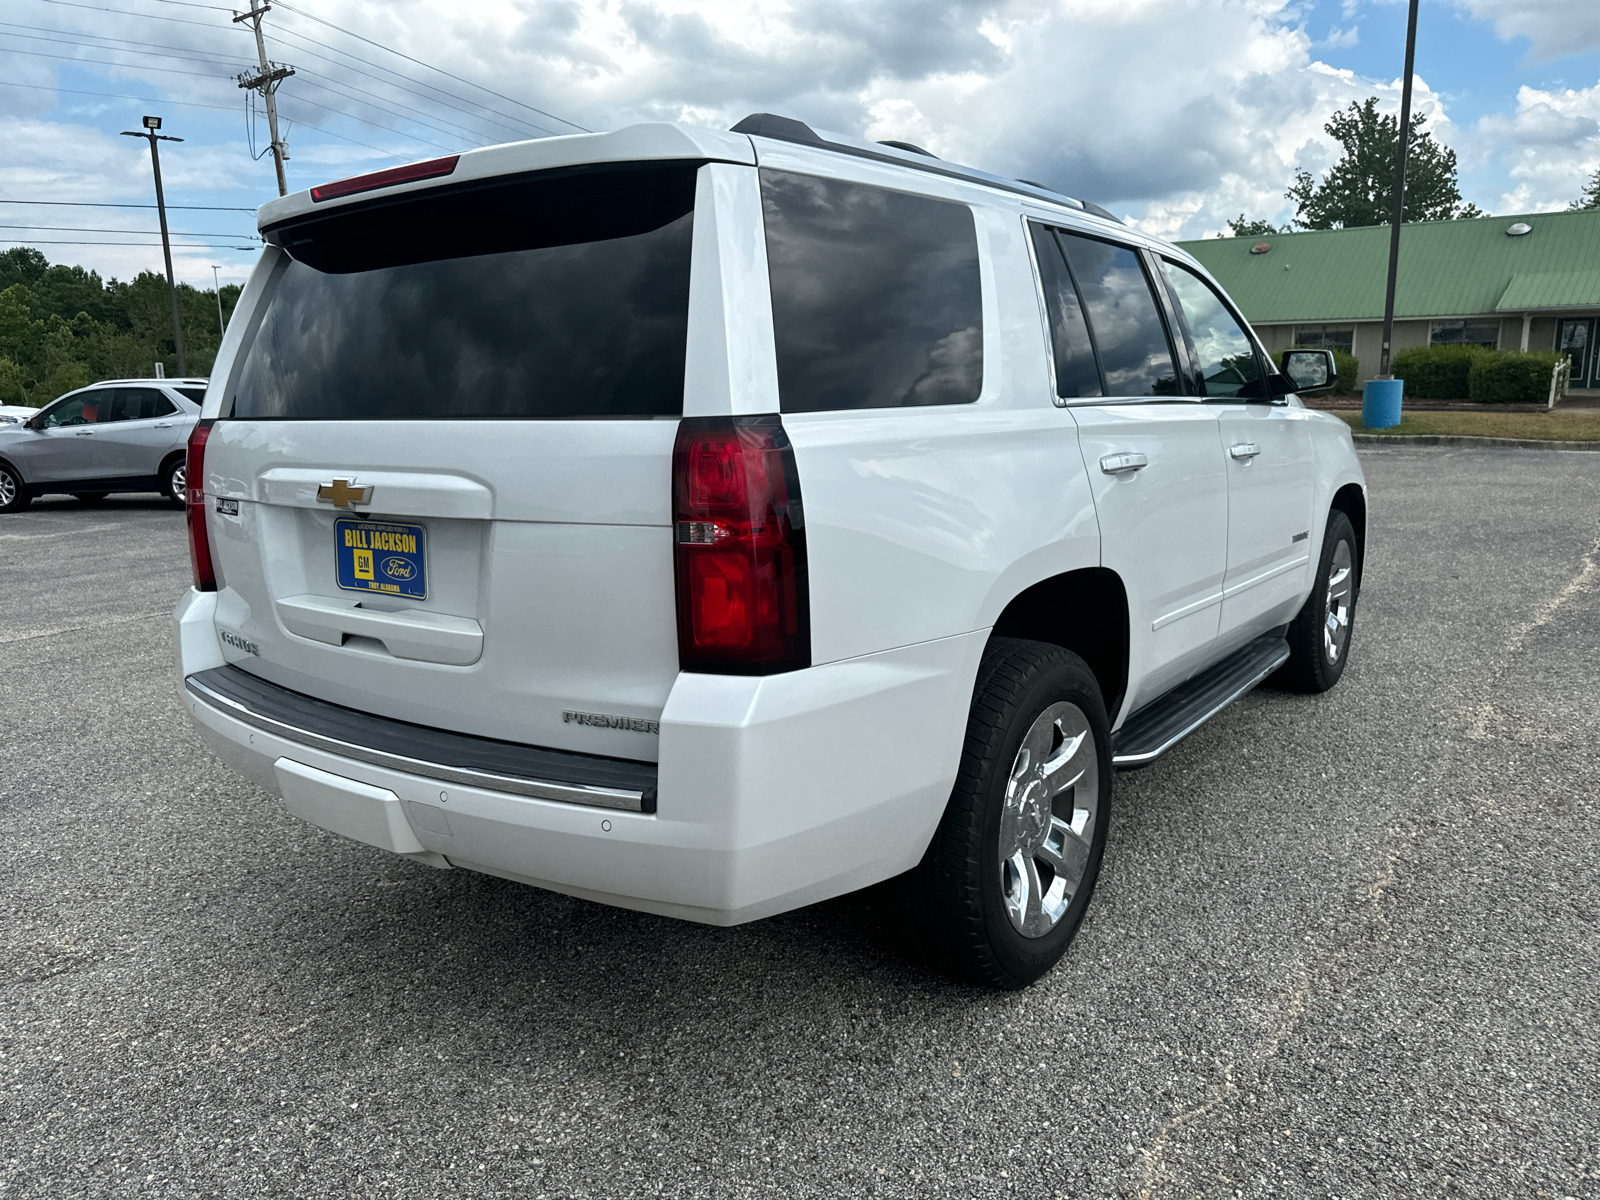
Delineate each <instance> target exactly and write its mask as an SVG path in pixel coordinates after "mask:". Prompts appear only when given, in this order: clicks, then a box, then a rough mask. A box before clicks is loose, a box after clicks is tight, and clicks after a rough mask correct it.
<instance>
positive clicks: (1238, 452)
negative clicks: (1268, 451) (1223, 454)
mask: <svg viewBox="0 0 1600 1200" xmlns="http://www.w3.org/2000/svg"><path fill="white" fill-rule="evenodd" d="M1228 453H1229V454H1231V455H1233V456H1234V457H1235V458H1254V457H1255V456H1256V455H1258V454H1260V453H1261V447H1260V446H1258V445H1256V444H1255V443H1254V442H1240V443H1239V444H1238V445H1237V446H1229V447H1228Z"/></svg>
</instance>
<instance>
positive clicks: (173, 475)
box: [161, 455, 188, 508]
mask: <svg viewBox="0 0 1600 1200" xmlns="http://www.w3.org/2000/svg"><path fill="white" fill-rule="evenodd" d="M187 466H188V459H187V458H186V457H185V456H183V455H179V456H178V457H177V458H175V459H173V460H172V461H171V462H169V463H167V464H166V466H164V467H163V468H162V469H161V492H162V495H164V496H166V498H167V499H168V500H170V501H172V503H173V506H174V507H175V508H182V507H183V505H184V495H183V490H184V481H185V480H186V478H187V472H186V470H185V468H186V467H187Z"/></svg>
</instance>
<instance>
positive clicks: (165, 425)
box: [156, 421, 172, 429]
mask: <svg viewBox="0 0 1600 1200" xmlns="http://www.w3.org/2000/svg"><path fill="white" fill-rule="evenodd" d="M156 428H157V429H171V428H172V422H171V421H157V422H156Z"/></svg>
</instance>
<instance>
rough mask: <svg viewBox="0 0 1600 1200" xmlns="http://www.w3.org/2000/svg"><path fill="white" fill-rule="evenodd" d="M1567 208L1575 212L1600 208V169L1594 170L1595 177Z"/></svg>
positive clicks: (1584, 186)
mask: <svg viewBox="0 0 1600 1200" xmlns="http://www.w3.org/2000/svg"><path fill="white" fill-rule="evenodd" d="M1567 207H1568V208H1569V209H1572V210H1574V211H1576V210H1579V209H1585V208H1600V167H1596V168H1595V169H1594V175H1593V177H1592V178H1591V179H1590V180H1589V182H1588V183H1586V184H1584V185H1583V192H1582V193H1581V194H1580V195H1579V196H1578V198H1577V199H1576V200H1574V201H1573V202H1572V203H1571V204H1569V205H1567Z"/></svg>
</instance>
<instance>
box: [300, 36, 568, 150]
mask: <svg viewBox="0 0 1600 1200" xmlns="http://www.w3.org/2000/svg"><path fill="white" fill-rule="evenodd" d="M273 33H274V35H275V36H276V37H277V38H279V39H280V40H282V39H283V38H285V37H292V38H294V39H295V40H296V41H298V42H306V43H309V44H310V45H313V46H321V47H322V48H323V49H324V50H332V51H333V52H334V53H335V54H343V55H344V56H345V57H346V58H353V59H355V61H356V62H359V63H366V65H367V66H369V67H377V69H378V70H380V71H385V72H387V73H388V74H390V75H394V76H396V77H397V78H399V79H406V80H409V81H410V82H412V83H416V84H420V85H421V86H422V87H425V88H427V89H428V90H429V91H434V92H438V93H439V94H440V95H442V96H449V97H450V98H451V99H454V100H461V101H463V102H464V103H466V104H469V105H470V104H471V101H470V100H467V98H466V97H465V96H457V95H456V94H455V93H454V92H447V91H445V90H444V89H443V88H436V87H434V86H433V85H432V84H431V83H423V82H422V81H421V80H420V79H411V78H410V76H407V75H401V74H400V73H399V72H398V71H390V70H389V68H388V67H384V66H379V64H377V63H375V62H369V61H368V60H367V59H364V58H360V57H358V56H357V55H354V54H351V53H349V52H348V51H345V50H340V49H338V48H337V47H334V46H329V45H326V44H325V43H323V42H318V41H315V40H313V39H311V38H308V37H305V36H303V35H301V34H298V33H295V32H294V31H293V30H292V29H284V28H282V27H279V28H278V29H275V30H274V31H273ZM299 52H300V53H301V54H309V55H311V57H312V58H320V59H322V61H323V62H326V63H332V64H333V65H334V66H335V67H336V68H338V69H339V70H341V71H349V72H351V73H352V74H356V75H364V76H365V77H366V78H368V79H371V80H374V81H376V82H377V83H380V84H383V85H385V86H387V87H392V88H398V89H399V90H400V91H402V92H409V93H410V94H411V95H413V96H417V97H419V98H421V99H423V100H428V99H430V97H428V96H424V95H423V94H422V93H421V92H419V91H417V90H416V89H415V88H408V87H406V86H404V85H403V84H399V83H395V82H394V81H393V80H389V79H382V78H380V77H379V76H377V75H374V74H372V73H371V72H370V71H361V70H357V69H356V68H355V67H352V66H349V65H347V64H345V63H341V62H338V61H336V60H335V59H332V58H329V57H328V56H327V55H326V54H318V53H317V52H316V51H315V50H307V49H304V48H301V49H300V51H299ZM433 103H435V104H439V103H443V102H442V101H439V100H434V101H433ZM444 106H445V107H446V108H452V109H455V111H456V112H462V113H466V114H468V115H469V116H476V117H477V118H478V119H479V120H480V121H484V123H485V124H490V125H498V126H500V128H502V129H509V130H510V131H511V132H512V133H522V132H523V131H524V130H528V129H540V130H543V131H544V132H545V133H553V132H554V130H551V129H546V128H545V127H544V126H543V125H539V124H536V123H534V122H533V121H528V120H525V119H523V118H521V117H510V114H509V113H501V112H496V111H495V110H494V109H484V108H481V107H480V108H476V109H474V108H470V107H469V108H463V107H461V106H460V105H456V104H445V105H444ZM486 113H494V115H495V116H497V117H510V119H511V120H513V121H517V122H520V124H521V126H522V128H521V129H518V128H517V127H516V126H514V125H507V124H506V123H505V122H504V121H490V120H488V119H487V118H486V116H485V114H486Z"/></svg>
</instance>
